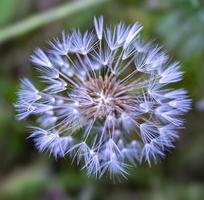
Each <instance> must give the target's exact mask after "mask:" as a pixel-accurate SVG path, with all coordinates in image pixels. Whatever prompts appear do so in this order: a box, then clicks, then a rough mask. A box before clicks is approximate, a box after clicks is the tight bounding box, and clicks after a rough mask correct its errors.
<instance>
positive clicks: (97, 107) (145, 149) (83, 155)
mask: <svg viewBox="0 0 204 200" xmlns="http://www.w3.org/2000/svg"><path fill="white" fill-rule="evenodd" d="M94 28H95V30H92V31H86V32H85V33H82V32H80V31H79V30H75V31H73V32H72V33H68V34H67V33H65V32H63V33H62V37H61V39H54V40H53V41H52V42H51V43H50V46H51V47H50V50H49V51H48V52H44V51H43V50H41V49H39V48H38V49H37V50H36V51H35V53H34V55H33V56H32V57H31V60H32V62H33V64H34V65H35V66H36V68H37V70H38V71H39V73H40V75H41V76H40V79H41V81H42V82H43V83H44V85H45V87H44V89H42V90H38V89H37V88H36V87H35V86H34V85H33V84H32V83H31V82H30V81H29V80H28V79H23V80H22V84H21V89H20V91H19V93H18V101H17V103H16V104H15V108H16V111H17V112H18V114H17V118H18V119H19V120H22V119H25V118H27V117H28V116H30V115H35V116H36V118H37V122H38V123H39V127H31V136H30V137H31V138H33V140H34V142H35V145H36V147H37V148H38V149H39V150H40V151H48V152H49V153H50V154H52V155H54V157H56V158H57V157H64V156H66V155H69V156H70V157H71V158H73V159H75V158H76V160H77V163H79V162H81V161H82V162H83V163H84V167H83V169H84V170H86V172H87V174H88V175H89V176H90V175H94V176H96V177H99V178H100V177H101V176H102V175H104V174H106V173H109V174H110V177H111V178H112V177H115V176H118V175H121V176H123V177H125V176H126V175H127V173H128V167H129V166H131V165H134V166H135V165H137V164H139V163H140V162H141V161H142V160H145V161H147V162H148V163H149V164H151V162H152V161H153V162H156V161H157V160H158V159H159V158H161V157H164V155H165V151H166V150H167V149H169V148H172V147H174V141H175V139H177V138H178V129H180V128H182V127H183V123H184V121H183V120H182V115H183V114H184V113H186V112H187V111H188V110H189V109H190V107H191V100H190V99H189V98H188V96H187V92H186V91H185V90H184V89H176V90H175V89H171V85H170V86H169V84H171V83H175V82H178V81H180V80H182V75H183V72H181V71H180V69H179V63H178V62H174V63H171V62H170V61H169V56H168V54H167V52H164V51H162V49H161V47H159V46H158V45H155V44H154V43H153V42H148V43H145V42H143V41H142V39H141V37H140V32H141V30H142V26H141V25H140V24H139V23H138V22H136V23H135V24H133V25H129V26H127V25H125V24H124V23H122V22H120V23H119V24H117V25H116V26H113V27H112V26H104V24H103V17H99V18H94Z"/></svg>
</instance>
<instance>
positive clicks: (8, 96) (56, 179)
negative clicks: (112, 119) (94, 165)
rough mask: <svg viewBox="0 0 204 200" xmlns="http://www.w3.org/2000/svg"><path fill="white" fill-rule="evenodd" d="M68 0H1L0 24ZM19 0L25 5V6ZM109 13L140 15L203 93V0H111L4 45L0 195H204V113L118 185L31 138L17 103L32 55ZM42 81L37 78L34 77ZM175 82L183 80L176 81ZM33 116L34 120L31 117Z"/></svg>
mask: <svg viewBox="0 0 204 200" xmlns="http://www.w3.org/2000/svg"><path fill="white" fill-rule="evenodd" d="M64 2H67V1H66V0H63V1H62V0H52V1H47V0H41V1H40V0H36V1H32V0H1V1H0V31H1V28H2V27H7V26H8V25H11V24H13V23H15V22H18V21H19V20H23V19H26V18H27V17H29V16H30V15H31V14H34V13H39V12H43V11H46V9H48V8H51V7H55V6H56V5H60V3H64ZM19 5H20V6H19ZM101 14H102V15H104V17H105V20H106V22H107V23H112V24H113V23H115V22H117V21H118V20H123V21H125V22H127V23H132V22H134V21H136V20H138V21H140V22H141V23H142V24H143V25H144V31H143V32H144V33H143V37H144V38H145V39H146V38H156V41H158V42H159V43H160V44H163V46H164V48H165V49H167V50H168V51H169V53H170V56H171V57H173V58H175V59H177V60H181V63H182V66H183V70H184V71H185V80H184V81H183V82H182V83H181V84H182V86H183V87H185V88H187V89H188V90H190V94H191V96H192V98H193V101H197V100H198V99H200V98H204V89H203V86H204V2H203V1H202V0H165V1H164V0H145V1H144V0H137V1H135V0H127V1H124V0H115V1H114V0H112V1H109V2H107V3H106V4H104V5H103V6H102V5H100V6H98V7H97V6H96V7H93V8H90V9H86V10H84V11H80V13H76V14H73V15H72V16H70V17H68V18H66V19H63V20H60V21H57V22H54V23H51V24H48V25H46V26H44V27H41V28H39V29H37V30H34V31H33V32H31V33H28V34H26V35H22V36H21V37H18V38H14V39H12V40H9V41H5V42H4V43H3V44H1V46H0V158H1V165H0V200H7V199H8V200H10V199H11V200H18V199H19V200H24V199H25V200H27V199H28V200H47V199H49V200H64V199H66V200H67V199H68V200H69V199H71V200H72V199H79V200H80V199H82V200H86V199H87V200H91V199H96V200H104V199H106V200H115V199H117V200H120V199H122V200H124V199H140V200H147V199H148V200H149V199H151V200H163V199H165V200H172V199H173V200H203V199H204V173H203V168H204V160H203V157H204V148H203V141H204V134H203V132H204V125H203V120H204V113H199V112H198V111H196V110H193V111H191V112H190V113H189V114H188V115H187V120H186V121H187V122H186V126H187V127H186V129H185V130H184V131H181V138H180V140H179V141H178V142H177V144H176V146H177V147H176V149H174V150H172V151H170V152H169V153H167V157H166V158H165V159H164V160H162V161H161V162H160V163H159V164H158V165H153V166H152V167H151V168H149V167H148V166H147V165H146V164H143V165H142V166H138V167H137V168H135V169H132V170H131V175H130V176H129V177H128V180H121V181H120V182H116V183H115V184H113V183H112V182H111V181H109V179H108V177H107V178H103V179H102V180H100V181H96V180H95V179H94V178H87V177H86V176H85V175H84V174H83V173H82V172H81V171H80V170H79V168H77V167H75V165H74V164H73V165H72V166H71V165H70V163H71V160H69V159H68V158H65V159H61V160H58V161H56V160H54V159H53V158H49V156H48V155H47V154H39V153H37V152H36V150H35V148H34V147H33V143H32V142H31V141H29V140H26V137H27V134H26V128H25V127H26V126H27V122H17V121H16V120H15V116H14V115H15V113H14V109H13V106H12V104H13V103H14V102H15V99H16V92H17V88H18V87H19V78H21V77H23V76H29V77H32V79H33V80H34V81H35V72H34V70H33V68H32V67H31V65H30V64H29V55H30V54H31V53H32V52H33V50H34V49H35V48H36V47H38V46H40V47H45V46H46V45H45V42H44V41H48V40H49V39H51V38H52V37H55V36H59V35H60V33H61V31H62V30H69V29H72V28H75V27H80V28H81V29H82V30H84V29H86V28H87V27H91V25H92V18H93V16H97V15H101ZM36 84H39V83H36ZM175 87H177V86H176V85H175ZM30 120H32V119H30Z"/></svg>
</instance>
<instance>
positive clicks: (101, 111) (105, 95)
mask: <svg viewBox="0 0 204 200" xmlns="http://www.w3.org/2000/svg"><path fill="white" fill-rule="evenodd" d="M131 88H132V86H131V84H125V83H122V82H121V81H120V80H117V78H116V77H114V76H113V75H110V76H107V75H106V76H104V77H102V76H99V77H98V78H93V79H90V80H88V81H86V82H83V84H81V85H80V86H79V87H78V88H76V89H75V95H74V100H75V102H77V105H78V110H79V112H80V114H82V116H83V117H84V118H85V119H87V120H88V119H97V118H107V117H108V116H113V117H120V116H121V114H122V113H123V112H124V111H125V112H128V110H129V109H130V107H131V105H132V104H133V103H134V98H133V97H132V96H131V95H130V94H129V91H130V90H131Z"/></svg>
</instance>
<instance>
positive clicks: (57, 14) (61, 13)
mask: <svg viewBox="0 0 204 200" xmlns="http://www.w3.org/2000/svg"><path fill="white" fill-rule="evenodd" d="M105 1H107V0H80V1H73V2H69V3H65V4H64V5H62V6H59V7H57V8H54V9H51V10H48V11H47V12H44V13H39V14H36V15H34V16H31V17H29V18H27V19H26V20H23V21H20V22H17V23H16V24H13V25H10V26H8V27H6V28H4V29H2V30H0V43H3V42H5V41H7V40H9V39H11V38H15V37H18V36H20V35H23V34H26V33H28V32H30V31H32V30H35V29H37V28H39V27H41V26H44V25H46V24H49V23H51V22H54V21H57V20H60V19H63V18H65V17H67V16H69V15H71V14H73V13H77V12H79V11H81V10H83V9H86V8H89V7H91V6H94V5H98V4H100V3H103V2H105Z"/></svg>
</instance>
